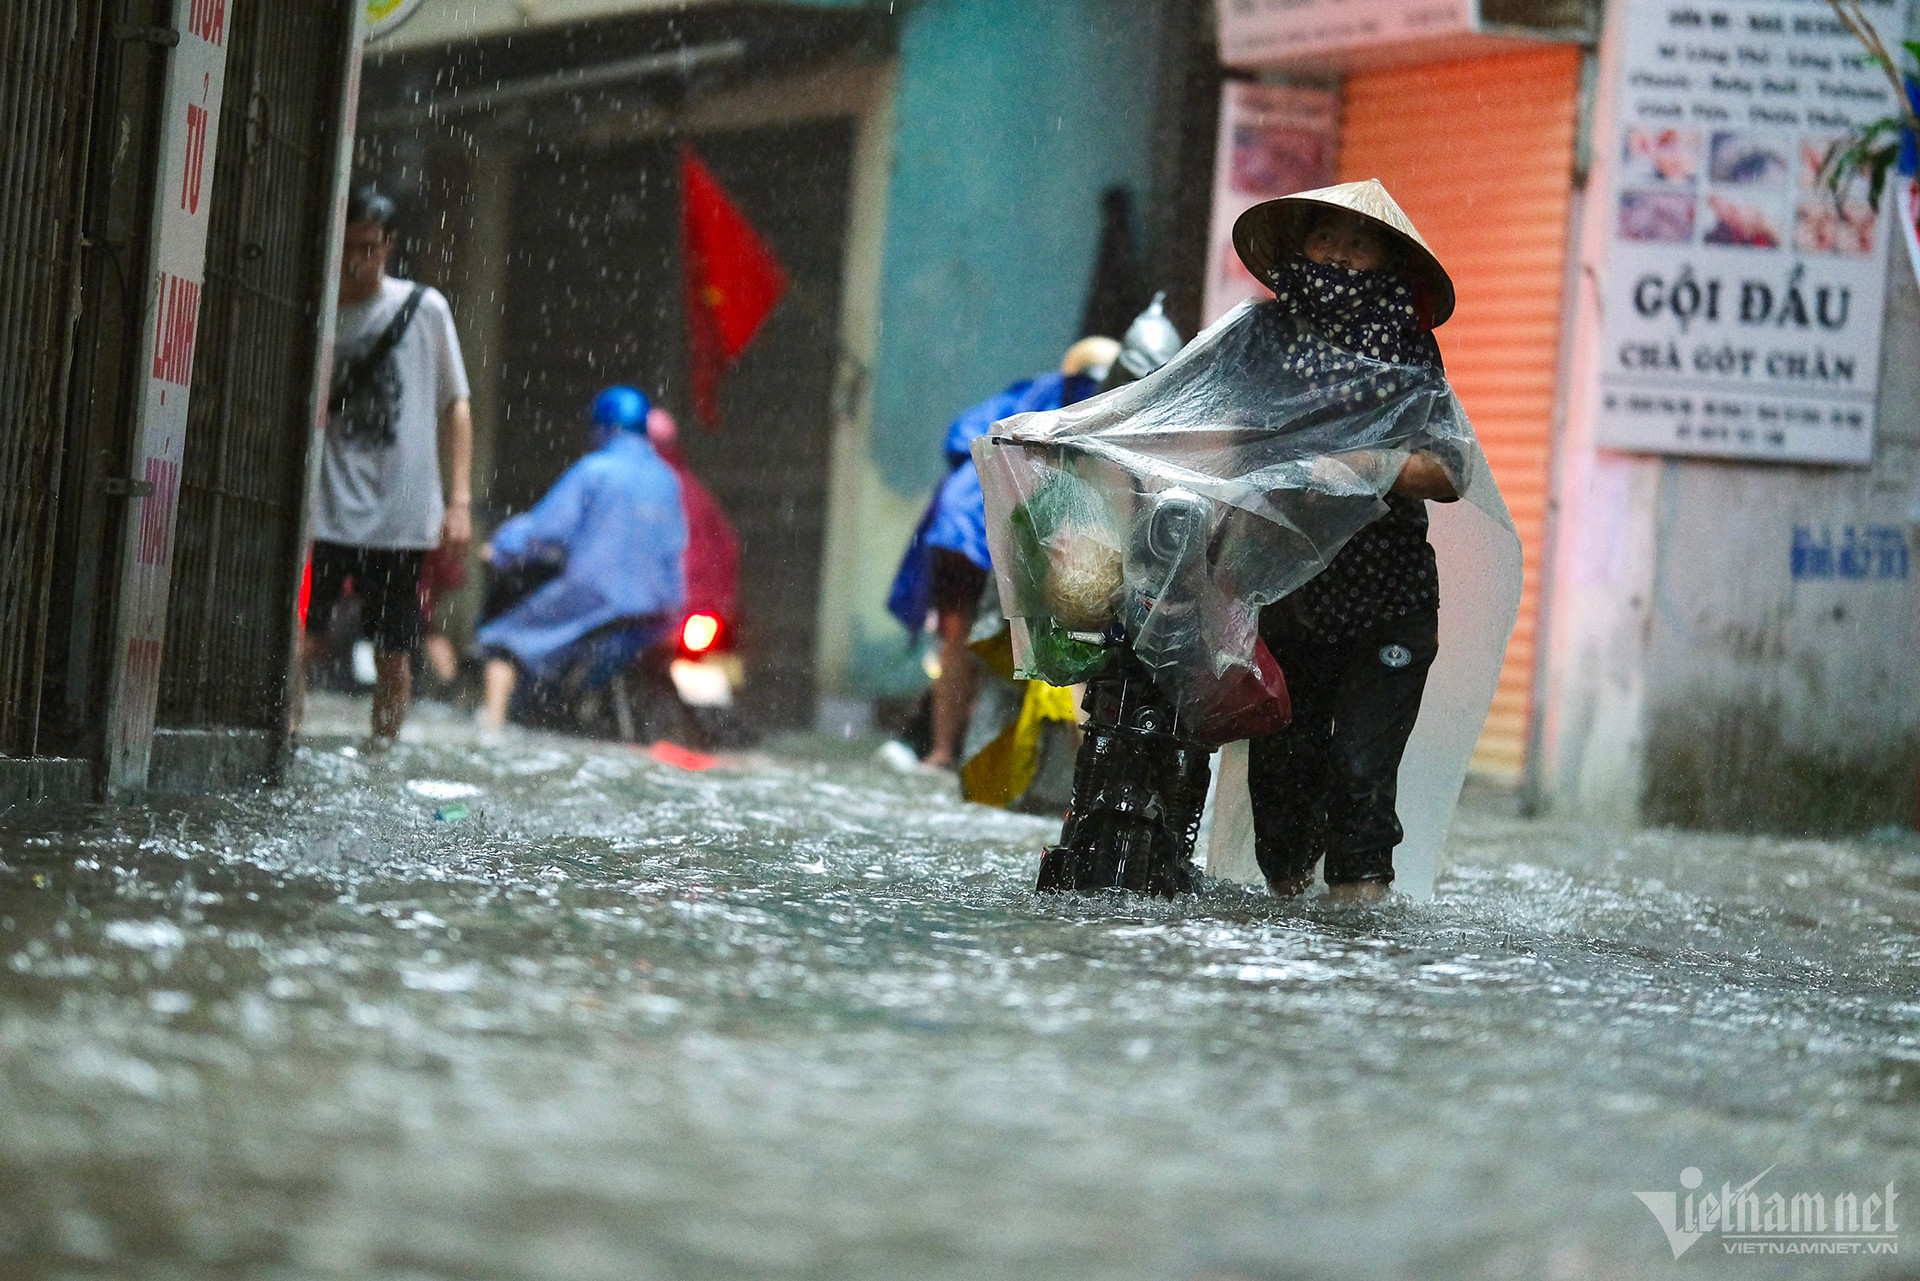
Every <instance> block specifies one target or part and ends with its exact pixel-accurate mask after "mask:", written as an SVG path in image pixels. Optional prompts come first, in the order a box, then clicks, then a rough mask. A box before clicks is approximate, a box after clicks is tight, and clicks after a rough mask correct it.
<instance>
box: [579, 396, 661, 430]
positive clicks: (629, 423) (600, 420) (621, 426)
mask: <svg viewBox="0 0 1920 1281" xmlns="http://www.w3.org/2000/svg"><path fill="white" fill-rule="evenodd" d="M652 408H653V406H652V405H651V404H650V403H649V402H648V400H647V394H646V393H645V392H643V391H641V390H640V389H639V388H637V387H609V388H607V389H606V390H605V391H603V392H601V393H600V394H599V395H598V396H595V397H594V398H593V421H594V423H595V424H597V425H598V426H601V427H606V428H610V429H611V430H614V431H632V432H643V431H645V430H646V429H647V411H648V410H650V409H652Z"/></svg>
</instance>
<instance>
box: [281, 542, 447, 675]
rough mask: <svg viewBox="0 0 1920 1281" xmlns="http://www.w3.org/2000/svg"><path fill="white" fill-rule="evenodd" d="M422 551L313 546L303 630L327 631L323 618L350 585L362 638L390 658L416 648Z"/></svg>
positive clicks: (418, 633) (424, 554) (325, 617)
mask: <svg viewBox="0 0 1920 1281" xmlns="http://www.w3.org/2000/svg"><path fill="white" fill-rule="evenodd" d="M426 556H427V553H426V552H425V551H415V550H412V549H410V548H403V547H348V546H346V545H344V544H341V543H327V542H318V541H316V542H315V543H314V545H313V593H312V595H311V596H309V597H308V599H307V631H308V632H309V633H317V632H324V631H326V630H327V616H328V615H330V614H332V613H333V607H334V606H335V605H337V604H339V603H340V597H341V596H342V595H343V594H344V593H345V592H346V590H347V581H348V580H349V579H351V580H352V581H353V594H354V597H355V598H356V599H357V600H359V602H360V634H361V635H363V636H365V637H367V638H368V639H370V640H372V641H374V642H375V643H376V644H378V645H379V646H380V648H381V649H383V650H385V651H387V652H388V653H399V654H405V653H408V652H410V651H411V650H412V649H413V648H414V647H415V646H417V645H418V644H419V643H420V631H421V627H420V565H421V562H423V561H424V560H425V559H426Z"/></svg>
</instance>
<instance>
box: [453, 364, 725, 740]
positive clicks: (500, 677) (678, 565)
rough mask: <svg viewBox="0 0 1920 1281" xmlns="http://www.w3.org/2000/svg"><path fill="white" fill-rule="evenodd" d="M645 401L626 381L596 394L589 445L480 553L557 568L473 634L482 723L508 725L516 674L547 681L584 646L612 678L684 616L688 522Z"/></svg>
mask: <svg viewBox="0 0 1920 1281" xmlns="http://www.w3.org/2000/svg"><path fill="white" fill-rule="evenodd" d="M650 408H651V406H650V405H649V403H648V401H647V397H646V396H645V395H644V394H642V393H641V392H639V391H637V390H635V389H634V388H632V387H609V388H608V389H607V390H606V391H603V392H601V393H600V395H599V397H598V398H596V399H595V400H594V402H593V425H594V445H595V447H594V450H593V452H591V453H589V454H588V455H587V456H586V457H584V458H582V459H581V460H580V461H579V462H577V463H575V464H574V465H573V466H572V467H569V468H568V469H567V471H566V473H565V474H564V475H562V476H561V477H560V479H559V480H557V481H555V482H554V485H553V488H552V489H550V490H548V491H547V493H546V496H545V497H544V498H542V499H541V500H540V501H539V503H537V504H536V505H535V506H534V507H533V509H532V510H531V511H527V512H523V513H521V514H520V515H518V516H515V517H513V518H512V519H511V520H509V521H507V522H505V523H504V524H502V525H501V526H500V527H499V528H498V529H496V530H495V531H494V533H493V539H492V541H491V542H490V543H489V544H488V545H487V547H486V548H485V549H483V555H485V557H486V559H487V561H488V563H489V564H490V565H492V566H493V568H494V569H495V570H497V571H514V570H517V569H524V568H526V567H528V566H532V565H538V564H541V563H547V564H557V565H558V566H559V572H558V574H557V575H556V576H554V577H553V578H551V579H549V580H548V581H547V582H546V583H545V584H543V585H542V586H540V587H538V588H536V589H535V590H533V591H532V592H530V593H528V594H527V595H526V596H525V597H524V598H522V599H521V600H520V601H518V602H517V603H515V604H514V605H513V606H512V607H511V608H508V609H506V610H504V611H503V612H501V613H500V614H499V615H497V616H496V617H494V618H491V619H489V620H488V621H487V622H486V623H484V624H483V625H482V626H481V627H480V629H479V631H478V633H477V638H478V640H479V641H480V644H481V646H482V647H483V651H484V653H485V654H486V656H487V671H486V703H485V705H484V707H483V708H482V709H481V717H480V723H481V726H482V727H483V728H485V729H491V730H498V729H499V728H500V727H501V726H503V725H504V724H505V723H506V719H507V706H508V703H509V702H510V700H511V699H512V697H513V690H514V686H515V685H516V684H517V683H518V680H519V676H520V673H521V672H522V671H525V672H527V673H528V674H529V675H531V676H532V677H533V678H534V679H536V680H543V679H547V678H550V677H553V676H556V675H558V674H559V673H560V672H562V671H563V670H565V669H566V668H567V667H568V666H569V665H570V664H571V663H572V662H574V661H575V660H576V659H578V658H581V657H583V656H586V654H587V651H588V650H591V657H592V659H593V661H594V665H595V668H596V670H601V669H604V674H605V675H606V676H611V675H613V674H614V673H615V672H617V671H618V670H619V669H620V668H621V667H624V666H625V665H626V663H627V662H630V661H631V660H632V659H633V658H634V657H635V656H636V655H638V654H639V653H640V652H641V651H642V650H644V649H645V648H646V647H647V646H648V645H650V644H652V643H653V642H654V641H655V640H657V639H658V638H659V636H660V635H661V633H662V632H663V631H664V630H665V629H666V628H669V627H671V626H672V625H673V624H674V623H675V622H677V621H678V620H679V611H680V608H681V606H682V605H684V604H685V602H686V596H687V583H686V549H687V518H686V513H685V509H684V507H683V506H682V503H681V498H680V481H679V478H678V477H676V476H675V475H674V472H673V468H671V467H669V466H668V465H667V464H666V462H665V461H664V460H662V459H661V457H660V456H659V455H658V454H657V453H655V452H654V449H653V446H652V445H651V444H649V443H648V442H647V436H646V431H647V411H648V410H649V409H650Z"/></svg>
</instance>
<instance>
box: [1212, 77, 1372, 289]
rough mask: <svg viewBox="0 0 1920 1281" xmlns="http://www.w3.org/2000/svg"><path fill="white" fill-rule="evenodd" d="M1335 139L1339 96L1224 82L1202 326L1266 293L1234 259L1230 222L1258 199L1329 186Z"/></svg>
mask: <svg viewBox="0 0 1920 1281" xmlns="http://www.w3.org/2000/svg"><path fill="white" fill-rule="evenodd" d="M1339 140H1340V97H1339V95H1338V94H1335V93H1332V92H1330V91H1328V90H1325V89H1306V88H1301V87H1298V86H1294V85H1262V84H1248V83H1246V82H1245V81H1240V80H1229V81H1228V82H1227V83H1226V85H1225V87H1224V92H1222V93H1221V95H1220V145H1219V146H1218V148H1216V149H1215V151H1214V172H1213V228H1212V233H1211V234H1210V235H1209V237H1208V245H1209V248H1208V257H1207V292H1206V302H1205V304H1204V309H1203V310H1204V320H1205V323H1207V324H1209V325H1210V324H1212V323H1213V322H1214V321H1216V320H1218V319H1219V318H1220V317H1221V316H1223V315H1225V314H1226V313H1227V312H1228V311H1230V310H1231V309H1232V308H1234V307H1235V306H1237V305H1238V304H1240V303H1242V302H1244V301H1246V300H1247V299H1249V298H1254V297H1264V296H1266V294H1267V290H1266V287H1265V286H1264V285H1262V284H1261V283H1260V282H1259V281H1256V280H1255V279H1254V278H1253V276H1252V275H1251V274H1250V273H1249V272H1248V271H1247V269H1246V268H1245V267H1244V266H1242V265H1241V262H1240V256H1239V255H1238V254H1236V253H1234V252H1233V223H1234V220H1235V219H1236V218H1238V217H1239V216H1240V215H1241V214H1242V213H1244V212H1246V211H1247V210H1248V209H1250V208H1252V207H1253V206H1254V205H1257V204H1259V203H1260V202H1261V201H1263V200H1272V199H1273V198H1274V197H1276V196H1287V195H1292V194H1293V193H1294V192H1296V191H1311V190H1312V189H1313V188H1315V187H1324V186H1326V185H1327V184H1328V183H1330V182H1332V181H1333V164H1334V151H1335V148H1336V147H1337V146H1338V145H1339Z"/></svg>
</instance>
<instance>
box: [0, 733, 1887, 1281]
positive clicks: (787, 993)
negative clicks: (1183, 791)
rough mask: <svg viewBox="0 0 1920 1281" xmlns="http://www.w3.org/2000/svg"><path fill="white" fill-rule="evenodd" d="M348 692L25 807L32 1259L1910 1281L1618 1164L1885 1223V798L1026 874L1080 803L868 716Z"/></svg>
mask: <svg viewBox="0 0 1920 1281" xmlns="http://www.w3.org/2000/svg"><path fill="white" fill-rule="evenodd" d="M319 710H320V711H321V712H322V713H326V712H327V711H328V708H326V707H322V708H321V709H319ZM352 711H353V709H351V708H350V707H345V706H334V707H332V709H331V712H332V716H333V719H332V728H333V730H334V731H335V732H331V733H329V732H325V731H326V729H327V724H326V723H325V720H326V718H325V716H324V715H322V716H321V717H320V722H321V723H320V724H319V725H318V729H319V730H320V731H321V732H317V733H315V734H314V735H313V737H312V738H311V739H310V740H309V745H308V746H307V747H305V748H303V749H302V751H301V753H300V756H299V759H298V762H297V764H296V767H295V769H294V771H293V774H292V777H291V779H290V780H289V783H288V785H287V786H286V787H284V788H281V789H277V790H271V791H263V792H260V793H256V794H251V795H243V796H238V797H229V798H218V799H199V800H182V799H174V798H167V799H163V800H160V801H158V802H156V803H155V804H154V805H153V806H151V807H150V808H146V809H133V808H127V809H113V808H96V809H89V810H41V811H34V812H22V811H16V812H14V813H12V814H9V815H6V816H5V817H4V818H0V958H4V961H5V964H4V966H3V967H0V993H3V995H4V999H0V1261H4V1268H0V1270H4V1271H6V1273H7V1275H9V1276H19V1277H49V1278H51V1277H134V1276H138V1277H143V1278H144V1277H154V1278H175V1277H178V1278H195V1279H199V1278H227V1277H250V1278H251V1277H261V1278H276V1279H278V1278H289V1279H290V1278H309V1277H312V1278H320V1277H327V1278H333V1277H356V1278H357V1277H368V1278H374V1277H377V1278H395V1279H396V1281H397V1279H401V1278H407V1279H413V1278H429V1277H432V1278H442V1277H444V1278H496V1277H497V1278H528V1279H536V1278H537V1279H539V1281H572V1279H574V1278H581V1279H587V1278H593V1279H596V1281H597V1279H599V1278H606V1279H608V1281H616V1279H617V1281H632V1279H636V1278H649V1277H676V1278H677V1277H700V1278H729V1277H755V1278H760V1277H766V1278H789V1277H791V1278H821V1279H826V1278H889V1279H894V1278H921V1277H926V1278H948V1277H952V1278H961V1277H968V1278H972V1277H1047V1278H1080V1277H1103V1278H1104V1277H1117V1278H1133V1277H1140V1278H1147V1277H1155V1278H1158V1277H1171V1278H1208V1279H1209V1281H1222V1279H1224V1278H1256V1279H1266V1278H1282V1277H1309V1276H1311V1277H1319V1276H1327V1277H1356V1278H1358V1277H1365V1278H1382V1277H1406V1278H1416V1277H1417V1278H1430V1277H1432V1278H1443V1277H1476V1278H1477V1277H1512V1278H1537V1277H1544V1278H1556V1279H1563V1281H1572V1279H1575V1278H1626V1277H1654V1276H1662V1277H1664V1276H1669V1275H1676V1274H1679V1275H1686V1274H1703V1273H1711V1274H1714V1275H1720V1274H1737V1275H1741V1276H1803V1275H1814V1276H1875V1277H1878V1276H1894V1275H1906V1273H1902V1272H1900V1271H1899V1270H1898V1269H1899V1267H1900V1264H1899V1263H1898V1262H1897V1261H1894V1260H1888V1259H1885V1258H1883V1257H1872V1256H1865V1255H1850V1256H1840V1257H1821V1258H1805V1257H1779V1256H1774V1257H1767V1256H1757V1257H1756V1256H1742V1257H1733V1256H1728V1255H1727V1254H1726V1253H1725V1242H1723V1240H1722V1238H1721V1237H1720V1236H1718V1235H1710V1236H1708V1237H1707V1238H1706V1239H1704V1240H1702V1241H1700V1242H1698V1243H1697V1244H1696V1245H1695V1246H1693V1247H1692V1248H1691V1249H1690V1250H1689V1251H1688V1253H1687V1254H1686V1255H1685V1256H1684V1257H1683V1258H1682V1259H1681V1261H1680V1262H1679V1263H1678V1264H1676V1263H1674V1261H1673V1256H1672V1251H1671V1249H1670V1248H1669V1245H1668V1242H1667V1240H1666V1238H1665V1237H1664V1236H1663V1234H1662V1230H1661V1227H1660V1225H1659V1223H1658V1222H1657V1221H1656V1218H1655V1215H1654V1214H1653V1212H1651V1211H1650V1210H1649V1209H1648V1208H1647V1206H1645V1205H1643V1204H1642V1203H1641V1202H1640V1201H1639V1200H1636V1198H1635V1197H1634V1193H1635V1192H1636V1191H1648V1192H1656V1193H1657V1192H1659V1191H1662V1190H1665V1191H1669V1192H1673V1193H1675V1194H1676V1195H1678V1196H1680V1197H1682V1198H1684V1197H1685V1196H1686V1190H1685V1188H1684V1187H1683V1184H1682V1182H1681V1171H1682V1170H1683V1169H1685V1168H1687V1167H1694V1168H1697V1169H1698V1170H1700V1171H1703V1172H1704V1176H1703V1177H1704V1186H1703V1187H1702V1188H1701V1192H1703V1193H1704V1192H1707V1191H1710V1190H1713V1189H1717V1188H1719V1187H1720V1186H1721V1184H1722V1182H1723V1181H1726V1182H1730V1183H1731V1184H1733V1185H1735V1186H1738V1185H1740V1184H1742V1183H1744V1182H1745V1181H1746V1180H1748V1179H1750V1178H1752V1177H1753V1176H1754V1175H1756V1174H1760V1173H1761V1172H1762V1171H1763V1170H1768V1167H1772V1168H1771V1170H1770V1172H1769V1173H1767V1174H1766V1176H1765V1180H1764V1181H1763V1182H1762V1183H1761V1184H1760V1185H1758V1187H1759V1190H1760V1191H1761V1192H1763V1193H1764V1192H1766V1191H1768V1190H1779V1191H1781V1192H1782V1193H1783V1194H1784V1195H1785V1196H1787V1197H1791V1196H1792V1195H1794V1194H1795V1193H1797V1192H1802V1191H1804V1192H1821V1193H1823V1194H1824V1195H1826V1196H1827V1197H1829V1198H1831V1197H1833V1196H1836V1195H1838V1194H1840V1193H1842V1192H1854V1193H1857V1194H1858V1196H1859V1197H1860V1198H1862V1199H1864V1198H1865V1197H1866V1196H1867V1195H1869V1194H1871V1193H1875V1192H1883V1191H1884V1187H1885V1185H1886V1184H1888V1183H1889V1182H1891V1183H1893V1184H1894V1185H1895V1186H1896V1189H1897V1190H1899V1191H1901V1192H1902V1193H1903V1195H1902V1197H1901V1200H1900V1202H1899V1203H1898V1208H1897V1210H1896V1222H1897V1223H1898V1224H1899V1225H1900V1227H1902V1228H1904V1227H1905V1226H1906V1223H1905V1218H1906V1216H1907V1214H1908V1210H1909V1202H1908V1201H1907V1199H1906V1196H1905V1189H1907V1188H1908V1187H1910V1186H1913V1185H1914V1183H1915V1180H1914V1175H1915V1174H1916V1172H1920V1157H1916V1140H1920V1109H1917V1108H1916V1104H1917V1103H1920V986H1917V985H1916V981H1915V980H1916V977H1920V844H1916V843H1914V842H1912V841H1911V840H1910V839H1908V838H1907V837H1905V836H1903V835H1900V834H1897V833H1895V834H1887V836H1886V837H1885V838H1884V839H1880V840H1862V841H1857V842H1823V841H1811V840H1799V841H1790V840H1758V839H1741V838H1733V837H1717V836H1698V835H1679V834H1673V833H1641V834H1616V833H1606V832H1597V831H1586V830H1577V829H1570V828H1565V827H1558V826H1553V825H1549V824H1543V823H1536V822H1527V821H1522V820H1519V819H1515V818H1512V817H1503V816H1501V815H1500V814H1499V813H1498V811H1497V809H1494V808H1490V807H1486V806H1480V807H1472V806H1470V807H1469V808H1467V809H1466V810H1465V811H1463V813H1462V815H1461V817H1460V819H1459V820H1458V821H1457V823H1456V826H1455V830H1454V834H1453V836H1452V839H1451V841H1450V844H1449V859H1450V864H1449V866H1448V867H1447V868H1446V869H1445V870H1443V872H1442V876H1441V880H1440V885H1439V895H1438V897H1437V899H1436V900H1435V901H1434V902H1432V903H1427V904H1418V905H1416V904H1411V903H1407V902H1405V901H1391V902H1389V903H1387V904H1385V905H1383V906H1380V907H1376V908H1345V909H1343V908H1338V907H1335V906H1333V905H1329V904H1327V903H1325V902H1324V900H1322V899H1320V898H1318V897H1314V898H1309V899H1307V900H1305V901H1303V902H1298V903H1293V904H1285V903H1278V902H1275V901H1273V900H1271V899H1269V898H1267V897H1265V896H1264V895H1258V894H1253V893H1251V892H1247V891H1244V890H1242V889H1240V888H1238V887H1234V886H1227V885H1217V884H1216V885H1210V886H1209V888H1208V889H1207V891H1206V892H1205V893H1204V894H1203V895H1202V896H1200V897H1199V898H1197V899H1192V900H1187V901H1182V902H1178V903H1173V904H1164V903H1159V902H1148V901H1143V900H1140V899H1134V898H1121V897H1118V896H1101V897H1088V898H1067V897H1049V898H1040V897H1036V896H1034V895H1032V894H1031V893H1029V892H1028V887H1029V885H1030V884H1031V881H1032V876H1033V872H1034V869H1035V867H1036V864H1037V850H1038V847H1039V845H1040V844H1041V843H1042V842H1043V841H1044V840H1046V839H1047V838H1048V837H1049V836H1051V835H1052V834H1053V833H1054V832H1055V831H1057V827H1056V826H1055V825H1051V824H1049V823H1047V822H1044V821H1041V820H1037V819H1031V818H1024V817H1020V816H1015V815H1008V814H1003V813H999V812H997V811H991V810H983V809H980V808H977V807H971V806H966V805H963V804H961V803H960V802H959V801H958V800H957V799H955V798H954V797H953V795H952V794H951V791H950V789H948V788H946V787H943V786H942V785H941V784H940V783H939V782H938V781H936V780H930V779H928V778H926V777H924V776H918V775H899V774H895V773H892V772H889V771H887V770H885V769H883V768H881V767H879V766H877V765H876V764H874V763H873V762H872V760H871V752H872V747H873V744H872V743H860V742H854V743H837V742H833V741H829V740H823V739H793V740H786V741H780V742H776V743H774V744H771V745H770V746H769V747H768V748H767V749H765V750H763V751H760V752H756V753H751V754H745V755H740V756H734V757H728V758H723V759H722V760H721V761H720V762H719V763H718V764H717V765H716V766H715V767H714V768H711V769H707V770H688V769H685V768H681V767H679V766H676V765H673V764H669V763H665V762H662V761H659V760H656V759H654V758H652V757H650V756H649V755H647V754H645V753H644V752H640V751H635V750H630V749H625V748H621V747H618V746H614V745H610V744H591V743H583V742H575V741H568V740H561V739H554V738H545V737H537V736H529V737H525V738H520V739H516V740H514V741H512V742H510V743H508V744H505V745H500V746H492V747H484V748H483V747H480V746H478V745H476V744H475V743H473V742H472V741H471V736H470V734H467V733H465V732H463V731H462V730H461V727H459V726H451V727H448V728H447V730H446V732H444V733H434V732H429V733H428V734H425V735H422V736H421V737H422V739H426V738H434V739H436V740H437V741H435V742H431V743H430V742H427V741H414V742H403V743H402V744H401V745H400V746H399V747H398V748H397V749H396V750H395V751H393V752H392V753H391V754H389V755H386V756H383V757H378V758H368V757H366V756H363V755H360V754H359V753H358V752H357V751H355V750H353V743H354V739H353V737H352V736H351V734H350V733H348V732H347V731H348V727H349V726H350V724H351V723H352V720H351V714H352ZM429 719H430V718H429ZM426 728H427V729H428V730H429V731H432V730H433V727H432V726H431V725H428V726H427V727H426ZM436 811H438V812H439V813H441V814H442V815H445V816H446V817H445V818H438V819H437V818H436V817H435V814H436ZM463 813H464V817H462V814H463ZM1913 1195H1914V1196H1915V1197H1916V1198H1920V1192H1916V1193H1914V1194H1913ZM1913 1213H1914V1214H1915V1215H1916V1216H1920V1210H1915V1211H1914V1212H1913ZM1915 1221H1916V1223H1920V1217H1917V1218H1916V1220H1915ZM1897 1244H1898V1245H1899V1246H1900V1247H1901V1255H1902V1256H1903V1257H1904V1256H1906V1255H1908V1254H1909V1253H1911V1252H1920V1230H1917V1231H1913V1232H1907V1233H1905V1234H1904V1236H1902V1237H1901V1238H1900V1239H1899V1240H1898V1242H1897ZM1906 1266H1907V1267H1909V1268H1911V1267H1912V1266H1913V1265H1912V1264H1907V1265H1906ZM1681 1269H1686V1270H1687V1272H1686V1273H1682V1272H1681Z"/></svg>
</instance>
